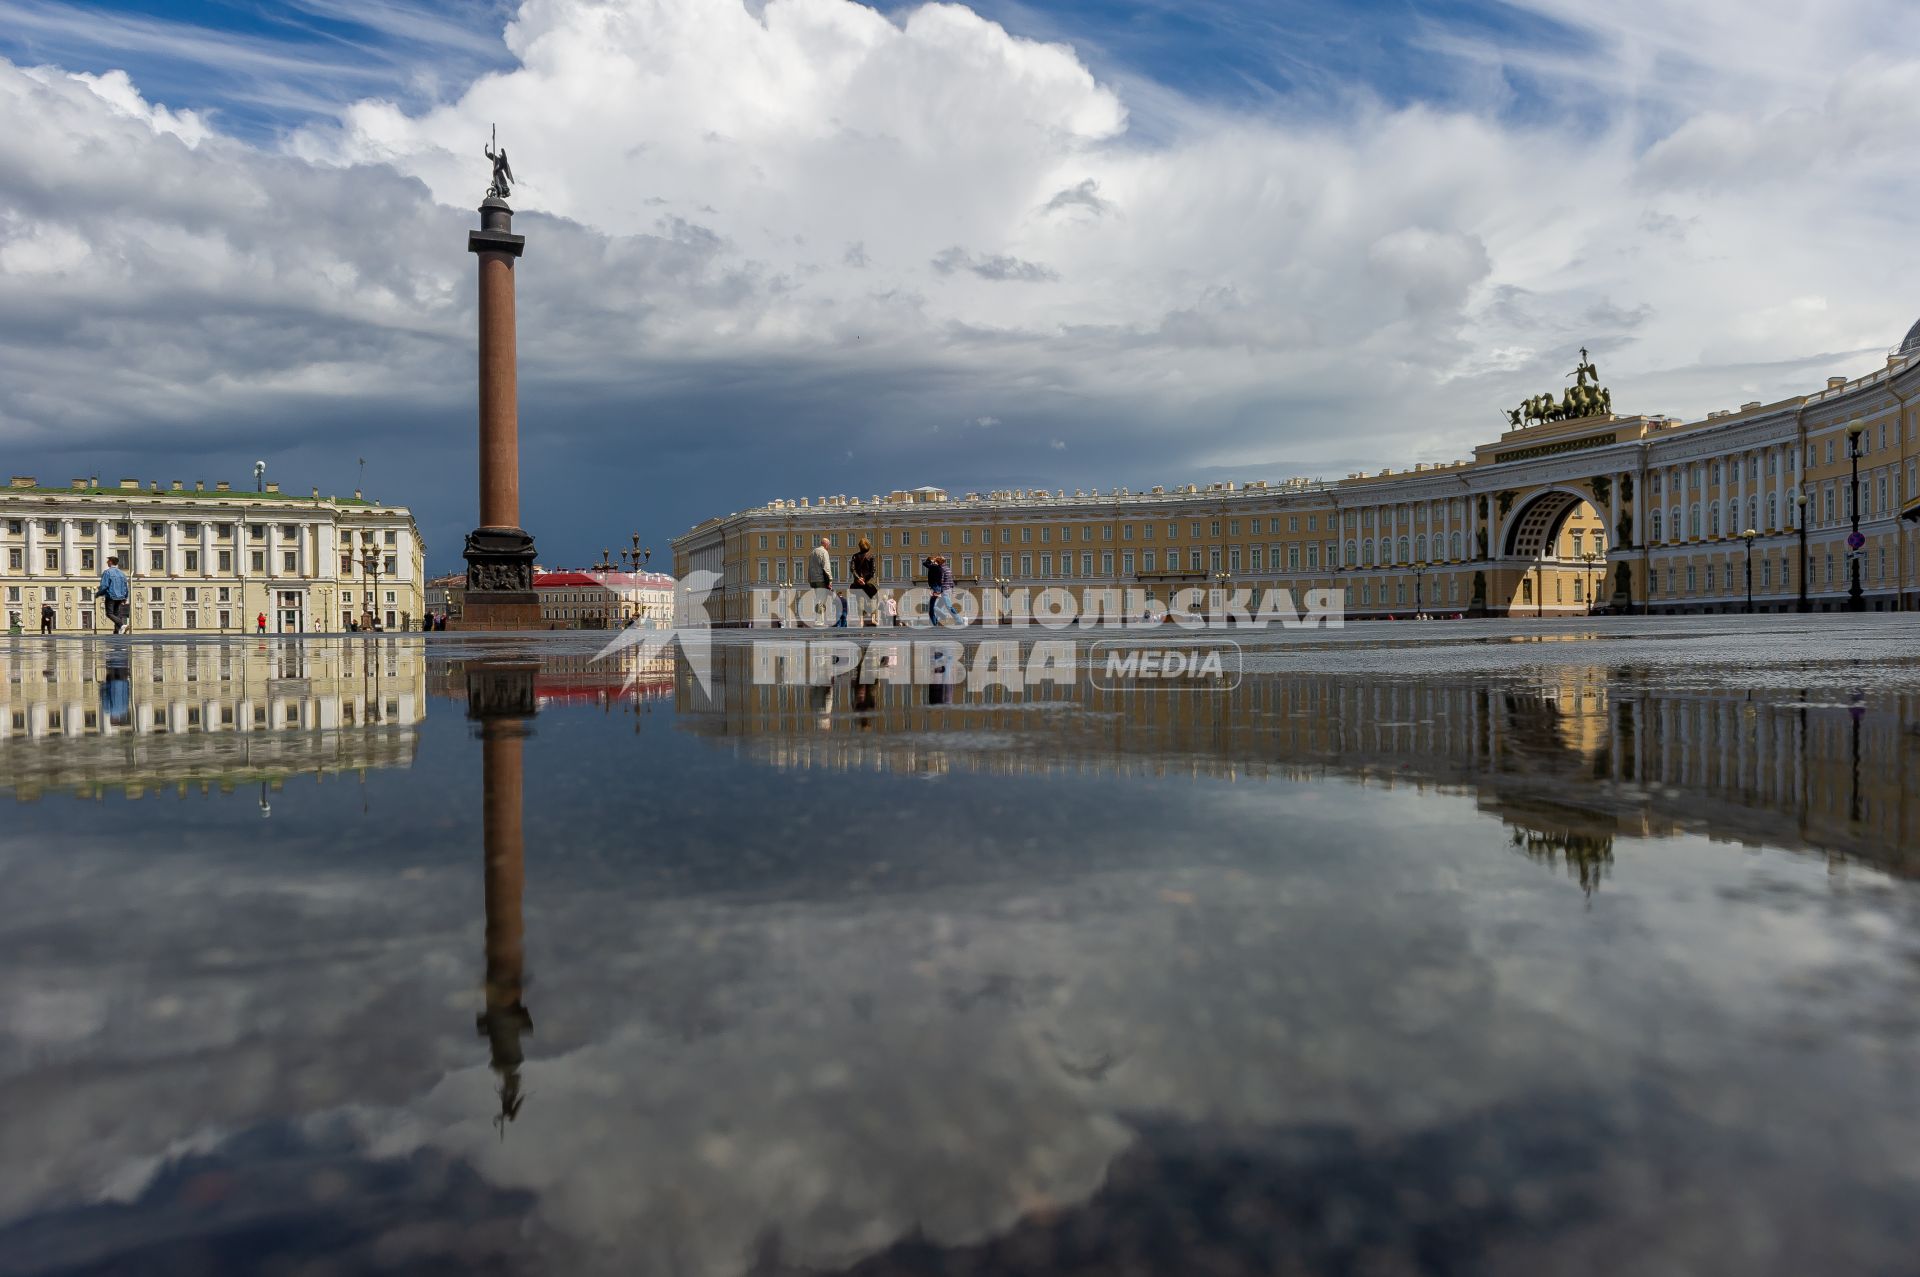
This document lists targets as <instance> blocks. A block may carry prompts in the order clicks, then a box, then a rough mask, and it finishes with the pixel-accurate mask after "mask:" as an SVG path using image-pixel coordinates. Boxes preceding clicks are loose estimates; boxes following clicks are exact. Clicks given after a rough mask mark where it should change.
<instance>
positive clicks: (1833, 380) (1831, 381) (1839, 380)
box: [1827, 377, 1847, 390]
mask: <svg viewBox="0 0 1920 1277" xmlns="http://www.w3.org/2000/svg"><path fill="white" fill-rule="evenodd" d="M1846 384H1847V379H1846V378H1845V377H1829V378H1827V389H1828V390H1838V389H1840V387H1842V386H1844V385H1846Z"/></svg>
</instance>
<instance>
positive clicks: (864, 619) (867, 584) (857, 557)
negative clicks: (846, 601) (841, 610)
mask: <svg viewBox="0 0 1920 1277" xmlns="http://www.w3.org/2000/svg"><path fill="white" fill-rule="evenodd" d="M847 575H848V576H849V577H851V578H852V580H853V588H854V589H855V590H858V591H859V592H860V597H859V598H858V599H852V598H851V596H849V598H850V600H851V601H853V602H857V603H858V604H859V605H860V624H861V625H863V626H866V625H878V624H879V623H880V622H879V618H878V617H876V616H875V615H874V614H875V612H877V611H878V606H877V605H876V604H875V603H874V596H875V595H877V594H879V593H880V587H878V586H876V585H875V584H874V583H873V542H871V541H869V540H867V538H865V537H861V538H860V545H859V547H858V548H857V549H855V550H854V552H853V558H852V559H850V560H848V561H847Z"/></svg>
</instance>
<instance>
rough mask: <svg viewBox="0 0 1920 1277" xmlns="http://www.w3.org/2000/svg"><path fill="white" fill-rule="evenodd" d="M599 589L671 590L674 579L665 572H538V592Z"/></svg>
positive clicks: (535, 578)
mask: <svg viewBox="0 0 1920 1277" xmlns="http://www.w3.org/2000/svg"><path fill="white" fill-rule="evenodd" d="M592 587H598V588H600V589H603V590H636V589H648V588H652V589H657V590H671V589H672V588H673V578H672V577H671V576H669V575H668V574H667V573H665V572H572V571H568V570H566V569H564V568H562V569H556V570H554V571H552V572H536V573H534V577H533V588H534V589H536V590H579V589H587V588H592Z"/></svg>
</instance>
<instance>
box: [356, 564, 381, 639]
mask: <svg viewBox="0 0 1920 1277" xmlns="http://www.w3.org/2000/svg"><path fill="white" fill-rule="evenodd" d="M360 569H361V572H362V573H363V576H362V584H363V585H364V584H365V582H366V580H367V579H368V578H371V579H372V581H373V584H372V586H370V587H368V589H367V592H366V593H367V605H366V607H364V608H363V609H361V615H362V616H364V617H365V618H366V620H365V622H364V624H362V625H361V627H360V628H361V629H363V630H376V629H379V628H380V616H379V613H377V612H376V611H374V609H375V607H377V606H378V605H379V601H380V556H379V555H378V554H377V553H375V552H374V551H372V550H369V551H367V553H366V554H364V555H362V556H361V558H360Z"/></svg>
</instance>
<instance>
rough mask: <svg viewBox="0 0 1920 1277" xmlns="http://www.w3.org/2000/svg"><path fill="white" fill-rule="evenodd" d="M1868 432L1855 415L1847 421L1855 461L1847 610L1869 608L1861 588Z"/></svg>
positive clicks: (1850, 453)
mask: <svg viewBox="0 0 1920 1277" xmlns="http://www.w3.org/2000/svg"><path fill="white" fill-rule="evenodd" d="M1866 433H1867V426H1866V423H1865V422H1863V421H1861V420H1860V419H1859V418H1858V417H1855V418H1854V419H1853V420H1852V421H1849V422H1848V423H1847V457H1848V459H1849V460H1851V461H1852V462H1853V481H1852V489H1851V492H1852V501H1851V505H1852V509H1851V510H1850V511H1849V513H1850V514H1852V515H1853V531H1851V532H1849V533H1848V534H1847V561H1848V562H1849V563H1851V564H1852V570H1851V572H1850V573H1849V580H1850V584H1848V586H1847V611H1849V612H1864V611H1866V610H1867V600H1866V595H1865V591H1863V590H1862V589H1861V588H1860V560H1861V558H1862V557H1863V556H1862V555H1861V553H1860V551H1861V548H1862V547H1863V546H1865V545H1866V543H1867V539H1866V538H1865V537H1864V536H1861V535H1860V437H1861V436H1862V435H1864V434H1866Z"/></svg>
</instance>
